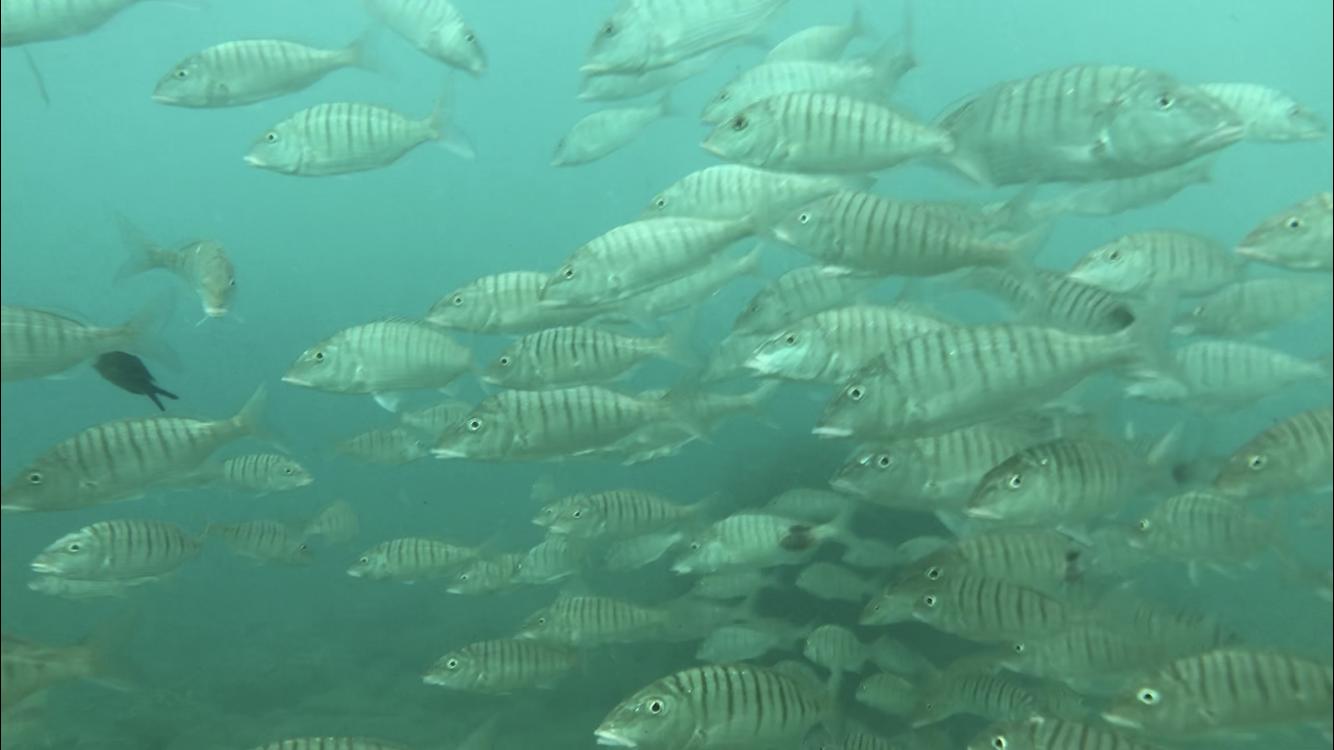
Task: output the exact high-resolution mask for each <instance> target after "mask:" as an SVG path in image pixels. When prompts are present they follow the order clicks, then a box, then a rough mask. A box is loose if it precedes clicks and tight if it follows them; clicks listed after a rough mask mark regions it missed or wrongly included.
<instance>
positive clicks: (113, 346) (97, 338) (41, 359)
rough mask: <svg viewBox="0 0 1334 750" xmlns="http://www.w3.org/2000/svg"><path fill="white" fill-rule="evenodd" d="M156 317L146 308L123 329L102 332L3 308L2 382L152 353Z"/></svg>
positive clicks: (34, 310) (0, 326)
mask: <svg viewBox="0 0 1334 750" xmlns="http://www.w3.org/2000/svg"><path fill="white" fill-rule="evenodd" d="M157 317H158V313H157V312H156V311H155V310H153V309H151V308H146V309H144V310H143V311H141V312H140V313H139V314H137V315H135V316H134V317H133V318H131V319H129V320H127V321H126V322H125V323H123V324H122V325H119V326H112V327H108V328H102V327H99V326H92V325H88V324H86V323H82V322H80V321H78V320H75V319H74V318H71V317H69V316H66V315H61V314H59V313H54V312H48V311H46V310H39V309H37V308H32V307H19V306H17V305H0V351H2V352H3V354H2V355H0V380H3V381H4V382H6V383H8V382H11V381H15V380H26V379H29V378H42V377H46V376H48V375H56V374H58V373H61V372H64V371H65V370H68V369H70V368H71V367H74V366H75V365H77V364H80V363H81V362H84V361H86V360H89V359H92V358H94V357H97V356H98V355H101V354H106V353H108V352H114V351H118V350H120V349H131V350H135V351H140V350H141V349H142V348H145V347H152V346H153V341H152V336H153V334H152V330H153V328H154V327H155V326H156V319H157ZM140 353H146V352H143V351H140Z"/></svg>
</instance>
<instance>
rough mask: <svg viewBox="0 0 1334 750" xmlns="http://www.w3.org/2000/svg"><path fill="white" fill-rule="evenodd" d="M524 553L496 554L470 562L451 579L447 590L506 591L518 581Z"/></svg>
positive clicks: (470, 592) (476, 592)
mask: <svg viewBox="0 0 1334 750" xmlns="http://www.w3.org/2000/svg"><path fill="white" fill-rule="evenodd" d="M523 558H524V555H523V554H522V553H511V554H504V555H496V556H494V557H490V558H480V559H477V560H474V561H472V562H470V563H468V565H467V566H465V567H464V568H463V569H462V570H460V571H459V572H458V574H457V575H455V576H454V577H453V580H451V581H450V583H449V586H447V587H446V588H445V591H447V592H449V593H451V594H490V593H493V592H496V591H504V590H506V589H509V588H511V587H512V586H513V585H514V584H515V583H517V580H516V578H517V576H518V574H519V564H520V563H521V562H523Z"/></svg>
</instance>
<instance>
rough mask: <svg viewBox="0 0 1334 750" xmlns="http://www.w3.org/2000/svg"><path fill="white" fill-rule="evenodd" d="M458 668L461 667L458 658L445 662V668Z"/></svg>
mask: <svg viewBox="0 0 1334 750" xmlns="http://www.w3.org/2000/svg"><path fill="white" fill-rule="evenodd" d="M458 668H459V660H458V659H450V660H449V661H447V662H445V669H458Z"/></svg>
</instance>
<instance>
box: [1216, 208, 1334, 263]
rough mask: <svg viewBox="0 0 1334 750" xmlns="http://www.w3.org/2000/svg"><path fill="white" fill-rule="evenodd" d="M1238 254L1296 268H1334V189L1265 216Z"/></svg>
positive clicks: (1240, 244) (1248, 235)
mask: <svg viewBox="0 0 1334 750" xmlns="http://www.w3.org/2000/svg"><path fill="white" fill-rule="evenodd" d="M1237 255H1240V256H1241V257H1243V258H1246V259H1249V260H1255V261H1259V262H1261V263H1268V264H1270V265H1274V266H1280V267H1282V268H1291V269H1293V270H1294V271H1329V270H1330V269H1331V268H1334V193H1330V192H1329V191H1325V192H1322V193H1316V194H1315V195H1313V196H1311V197H1310V198H1307V199H1306V200H1303V201H1300V202H1298V203H1296V204H1293V205H1292V206H1288V207H1286V208H1284V209H1283V210H1281V211H1279V212H1277V213H1275V214H1273V215H1271V216H1268V217H1266V218H1265V219H1264V220H1263V221H1261V222H1260V223H1259V225H1257V226H1256V227H1255V228H1254V229H1252V230H1251V231H1250V232H1249V233H1247V235H1246V236H1245V237H1243V238H1242V240H1241V242H1240V243H1238V245H1237Z"/></svg>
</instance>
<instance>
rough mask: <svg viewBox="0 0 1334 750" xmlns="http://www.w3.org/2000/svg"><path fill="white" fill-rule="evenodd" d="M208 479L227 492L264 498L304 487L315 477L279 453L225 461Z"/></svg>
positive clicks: (253, 454)
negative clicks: (232, 491) (264, 496)
mask: <svg viewBox="0 0 1334 750" xmlns="http://www.w3.org/2000/svg"><path fill="white" fill-rule="evenodd" d="M205 476H206V477H211V479H212V481H215V482H217V483H218V484H220V485H222V486H223V487H226V488H228V489H233V490H240V491H242V492H253V493H256V494H259V495H265V494H268V493H270V492H285V491H288V490H295V489H297V488H299V487H305V486H306V485H308V484H310V483H311V482H314V481H315V478H314V477H312V476H311V475H310V472H309V471H307V470H306V467H304V466H302V465H301V464H300V463H298V462H297V461H296V460H295V459H292V458H290V457H288V456H283V455H279V454H276V453H251V454H248V455H245V456H236V457H233V458H229V459H227V460H226V461H223V462H222V464H221V466H219V467H217V469H216V471H206V472H205Z"/></svg>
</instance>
